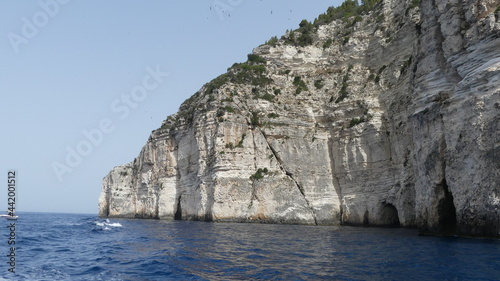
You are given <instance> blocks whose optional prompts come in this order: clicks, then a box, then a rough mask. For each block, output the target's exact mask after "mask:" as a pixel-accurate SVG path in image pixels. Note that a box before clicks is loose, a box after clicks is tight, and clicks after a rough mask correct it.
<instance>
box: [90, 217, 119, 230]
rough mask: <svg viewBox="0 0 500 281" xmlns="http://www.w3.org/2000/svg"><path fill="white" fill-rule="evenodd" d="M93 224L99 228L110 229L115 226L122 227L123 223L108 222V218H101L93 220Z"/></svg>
mask: <svg viewBox="0 0 500 281" xmlns="http://www.w3.org/2000/svg"><path fill="white" fill-rule="evenodd" d="M94 224H95V226H96V227H98V228H99V229H100V230H111V228H116V227H123V225H122V224H121V223H119V222H110V221H109V219H106V220H103V221H102V220H101V221H94Z"/></svg>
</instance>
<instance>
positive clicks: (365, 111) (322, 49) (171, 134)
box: [99, 0, 500, 237]
mask: <svg viewBox="0 0 500 281" xmlns="http://www.w3.org/2000/svg"><path fill="white" fill-rule="evenodd" d="M415 3H416V1H410V0H408V1H405V0H383V1H382V2H381V3H379V4H377V5H376V6H375V7H374V8H373V9H372V10H371V11H370V12H368V13H366V14H363V15H362V16H361V17H357V18H354V17H353V18H350V19H348V20H335V21H333V22H331V23H328V24H324V25H320V26H319V27H318V28H317V29H314V32H313V33H312V35H311V38H312V44H303V46H297V45H296V44H295V45H294V44H290V43H289V42H290V41H291V36H294V37H295V38H297V36H300V35H301V30H299V31H295V32H294V34H293V35H292V34H291V33H288V34H286V35H285V36H284V37H283V38H282V39H280V40H275V41H273V42H272V43H269V44H266V45H262V46H260V47H258V48H256V49H255V50H254V55H252V56H249V61H247V62H246V63H242V64H235V65H234V66H233V67H231V68H230V69H229V70H228V73H227V74H224V75H222V76H220V77H218V78H216V79H214V80H213V81H211V82H210V83H207V84H206V85H205V86H204V87H203V88H202V89H201V90H200V91H199V92H197V93H196V94H195V95H193V96H192V97H191V98H190V99H188V100H187V101H186V102H184V104H183V105H182V106H181V108H180V110H179V112H178V113H176V114H174V115H172V116H170V117H169V118H168V119H167V120H165V121H164V122H163V125H162V127H161V128H159V129H158V130H156V131H154V132H152V134H151V136H150V138H149V140H148V142H147V143H146V145H145V146H144V148H143V149H142V151H141V152H140V154H139V156H138V157H137V158H136V159H134V161H133V162H131V163H129V164H126V165H123V166H119V167H116V168H114V169H113V170H112V171H111V172H110V173H109V174H108V175H107V176H106V177H105V178H104V180H103V188H102V194H101V197H100V199H99V214H100V215H101V216H109V217H130V218H133V217H135V218H160V219H183V220H209V221H236V222H268V223H297V224H340V223H343V224H351V225H390V226H408V227H419V228H420V229H421V230H422V232H425V233H440V234H460V235H472V236H490V237H500V133H499V132H500V117H499V116H500V114H499V113H500V23H499V17H500V10H499V9H498V6H499V4H500V0H463V1H458V0H443V1H436V0H422V1H421V2H420V3H419V5H415ZM302 33H303V32H302Z"/></svg>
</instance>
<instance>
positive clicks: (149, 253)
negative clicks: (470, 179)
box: [0, 213, 500, 280]
mask: <svg viewBox="0 0 500 281" xmlns="http://www.w3.org/2000/svg"><path fill="white" fill-rule="evenodd" d="M2 223H3V224H5V226H7V225H8V224H9V222H7V221H2ZM5 229H6V228H5V227H4V230H5ZM2 233H4V234H2V236H1V237H3V238H1V237H0V251H2V252H4V254H0V264H1V265H2V266H1V267H0V268H1V269H0V270H2V271H3V272H2V273H1V275H0V276H2V277H3V278H4V279H5V280H261V279H272V280H500V241H498V240H487V239H464V238H439V237H421V236H417V233H416V231H414V230H408V229H378V228H354V227H332V226H298V225H267V224H228V223H205V222H185V221H157V220H125V219H111V220H103V219H99V218H97V217H95V216H90V215H73V214H42V213H24V214H21V215H20V219H19V220H18V221H17V222H16V274H12V273H11V272H8V268H9V266H8V265H7V262H8V257H7V254H9V249H8V247H9V246H8V245H7V239H8V235H9V234H8V232H7V231H3V232H2ZM1 240H4V242H2V241H1ZM2 257H3V258H2ZM2 259H4V260H3V261H2Z"/></svg>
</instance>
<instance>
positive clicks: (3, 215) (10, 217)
mask: <svg viewBox="0 0 500 281" xmlns="http://www.w3.org/2000/svg"><path fill="white" fill-rule="evenodd" d="M0 217H3V218H6V219H8V220H17V219H18V218H19V216H16V215H14V213H9V214H7V215H6V214H2V215H0Z"/></svg>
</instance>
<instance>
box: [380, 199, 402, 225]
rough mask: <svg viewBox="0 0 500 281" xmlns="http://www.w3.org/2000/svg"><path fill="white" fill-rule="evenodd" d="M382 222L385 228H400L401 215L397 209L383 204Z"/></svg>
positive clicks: (388, 204) (381, 211)
mask: <svg viewBox="0 0 500 281" xmlns="http://www.w3.org/2000/svg"><path fill="white" fill-rule="evenodd" d="M380 221H381V224H382V225H384V226H388V227H399V226H400V223H399V215H398V210H397V209H396V207H394V205H392V204H390V203H385V204H383V205H382V208H381V210H380Z"/></svg>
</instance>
